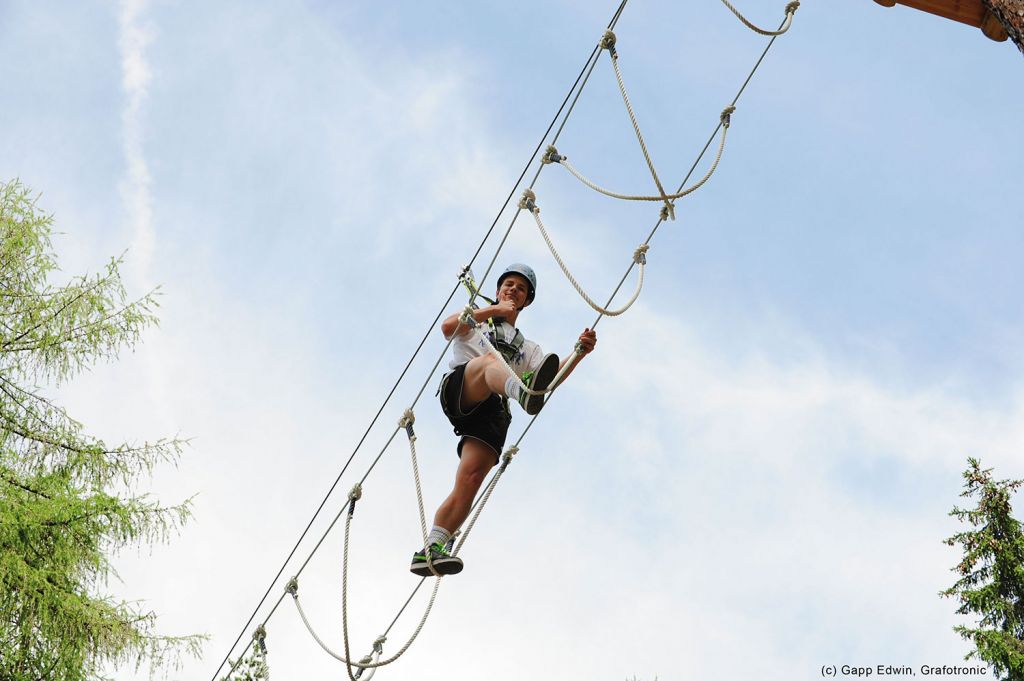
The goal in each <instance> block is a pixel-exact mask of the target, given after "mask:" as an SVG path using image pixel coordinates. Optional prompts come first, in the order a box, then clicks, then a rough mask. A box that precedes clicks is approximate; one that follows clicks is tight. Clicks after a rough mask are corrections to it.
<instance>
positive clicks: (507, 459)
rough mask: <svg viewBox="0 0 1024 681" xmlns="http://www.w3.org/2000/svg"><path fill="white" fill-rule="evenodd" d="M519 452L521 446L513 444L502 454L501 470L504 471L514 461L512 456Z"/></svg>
mask: <svg viewBox="0 0 1024 681" xmlns="http://www.w3.org/2000/svg"><path fill="white" fill-rule="evenodd" d="M517 453H519V447H516V446H515V445H512V446H511V447H509V448H508V449H506V450H505V453H504V454H502V455H501V470H502V471H504V470H505V469H506V468H508V465H509V464H510V463H512V457H513V456H515V455H516V454H517Z"/></svg>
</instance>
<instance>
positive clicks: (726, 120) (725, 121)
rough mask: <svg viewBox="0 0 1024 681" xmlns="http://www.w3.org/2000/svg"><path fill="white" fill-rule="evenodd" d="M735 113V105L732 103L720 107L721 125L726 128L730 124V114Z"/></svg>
mask: <svg viewBox="0 0 1024 681" xmlns="http://www.w3.org/2000/svg"><path fill="white" fill-rule="evenodd" d="M734 113H736V107H734V106H733V105H732V104H730V105H729V106H727V107H725V108H724V109H722V115H721V121H722V126H723V127H725V128H728V127H729V125H730V124H732V115H733V114H734Z"/></svg>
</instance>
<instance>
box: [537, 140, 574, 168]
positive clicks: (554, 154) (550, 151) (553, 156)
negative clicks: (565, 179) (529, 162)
mask: <svg viewBox="0 0 1024 681" xmlns="http://www.w3.org/2000/svg"><path fill="white" fill-rule="evenodd" d="M566 158H568V157H567V156H562V155H561V154H559V153H558V149H556V148H555V145H554V144H549V145H548V148H547V149H545V150H544V157H543V158H541V160H540V162H541V163H544V164H545V165H546V164H548V163H561V162H562V161H564V160H565V159H566Z"/></svg>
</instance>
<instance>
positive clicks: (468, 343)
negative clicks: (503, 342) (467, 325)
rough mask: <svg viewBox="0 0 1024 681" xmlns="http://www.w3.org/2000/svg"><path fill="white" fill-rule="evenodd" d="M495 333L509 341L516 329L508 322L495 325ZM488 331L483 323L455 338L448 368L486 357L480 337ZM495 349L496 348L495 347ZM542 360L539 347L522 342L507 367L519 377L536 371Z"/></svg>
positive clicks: (531, 342) (482, 340)
mask: <svg viewBox="0 0 1024 681" xmlns="http://www.w3.org/2000/svg"><path fill="white" fill-rule="evenodd" d="M494 326H495V331H496V332H497V333H498V335H499V337H502V336H503V337H505V338H509V339H511V338H512V337H514V336H515V334H516V328H515V327H514V326H512V325H511V324H509V323H508V322H502V323H500V324H495V325H494ZM489 331H490V326H489V325H488V324H487V323H486V322H484V323H482V324H480V325H479V326H477V328H475V329H473V330H472V331H470V332H469V333H467V334H464V335H461V336H456V337H455V340H454V341H452V361H451V362H450V363H449V364H448V366H449V368H451V369H454V368H455V367H457V366H459V365H460V364H465V363H466V362H468V361H469V360H471V359H473V358H474V357H481V356H483V355H486V354H487V353H488V352H489V350H488V349H487V345H486V344H485V343H484V339H483V338H482V337H481V334H482V333H487V332H489ZM495 347H497V346H495ZM543 359H544V351H543V350H541V349H540V346H539V345H537V344H536V343H534V342H533V341H531V340H524V341H523V347H522V348H521V349H520V351H519V352H518V353H517V354H516V355H515V356H514V357H513V358H512V361H510V362H509V366H511V367H512V369H513V370H514V371H515V372H516V373H517V374H519V376H520V377H521V376H522V375H523V374H525V373H526V372H527V371H536V370H537V369H538V368H539V367H540V364H541V360H543Z"/></svg>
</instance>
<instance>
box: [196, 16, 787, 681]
mask: <svg viewBox="0 0 1024 681" xmlns="http://www.w3.org/2000/svg"><path fill="white" fill-rule="evenodd" d="M797 4H798V3H791V5H797ZM624 5H625V1H623V2H622V3H621V4H620V6H619V10H618V11H617V12H616V15H615V17H614V18H613V20H612V22H611V23H610V24H609V29H611V28H612V27H614V24H615V22H616V21H617V19H618V17H619V15H620V14H621V11H622V9H623V7H624ZM787 12H788V13H789V14H791V12H789V9H788V7H787ZM790 18H791V17H789V16H787V22H788V21H789V19H790ZM787 28H788V26H787ZM773 42H774V37H773V38H772V41H770V42H769V43H768V47H766V48H765V51H764V52H763V53H762V54H761V57H760V59H758V61H757V63H756V64H755V66H754V68H753V70H752V71H751V73H750V75H749V76H748V77H747V80H746V82H744V84H743V86H742V87H741V88H740V91H739V93H738V94H737V95H736V97H735V98H734V100H733V105H735V103H736V100H738V99H739V97H740V94H742V92H743V90H744V89H745V88H746V85H747V83H749V81H750V79H751V78H752V77H753V75H754V72H755V71H756V70H757V67H758V66H759V65H760V63H761V61H762V60H763V59H764V57H765V55H766V54H767V51H768V48H770V47H771V44H772V43H773ZM612 47H614V45H613V46H612ZM595 52H596V50H595ZM593 56H594V55H593V53H592V55H591V61H590V62H588V63H589V71H588V70H587V68H588V67H585V71H586V78H584V79H583V84H584V85H585V84H586V82H587V78H589V75H590V73H591V72H592V71H593V67H594V65H596V61H593ZM613 65H614V60H613ZM617 71H618V69H616V72H617ZM617 76H618V73H617ZM618 80H619V81H620V91H622V93H623V95H624V100H625V101H626V105H627V110H628V111H629V112H630V117H631V120H632V121H633V125H634V130H635V132H636V133H637V134H638V137H639V140H640V143H641V148H642V150H643V151H644V153H645V158H646V159H647V161H648V167H649V168H650V170H651V171H652V177H654V179H655V183H656V185H657V186H658V190H659V194H660V195H659V196H658V197H656V199H655V200H665V204H666V205H665V206H664V207H663V209H662V219H661V220H659V221H658V223H657V224H656V225H655V227H654V230H653V231H652V232H651V235H650V236H649V237H648V239H647V240H646V241H645V242H644V244H643V245H642V248H643V249H644V250H646V247H647V245H648V243H649V242H650V240H651V238H652V237H653V235H654V232H655V231H657V228H658V226H659V225H660V224H661V222H662V221H664V220H665V219H667V218H669V217H671V216H672V205H671V202H670V200H669V199H668V196H669V195H667V194H666V193H665V191H664V188H663V187H662V186H661V182H660V180H659V179H658V178H657V175H656V173H654V168H653V163H652V162H651V160H650V156H649V154H647V152H646V145H645V144H644V143H643V140H642V136H639V126H638V125H637V123H636V119H635V116H634V115H633V113H632V109H631V106H630V105H629V102H628V97H626V96H625V91H624V86H623V85H622V83H621V76H619V77H618ZM579 82H580V79H579V77H577V83H579ZM574 87H575V85H574ZM581 92H582V86H581V87H580V89H579V90H577V91H576V94H575V98H574V99H573V102H572V105H571V106H570V107H569V112H568V113H571V111H572V107H573V106H575V103H576V101H578V99H579V96H580V94H581ZM571 94H572V92H570V95H571ZM567 100H568V96H567ZM564 104H565V102H563V107H564ZM560 111H561V109H560ZM568 113H567V114H566V118H565V119H564V120H563V121H562V124H561V126H560V127H559V129H558V133H557V134H556V135H555V138H556V140H557V137H558V134H560V133H561V131H562V129H563V128H564V126H565V123H566V122H567V118H568ZM556 119H557V116H556ZM723 122H724V121H723ZM720 125H721V123H720ZM550 130H551V127H549V128H548V131H549V132H550ZM715 134H717V128H716V130H715V133H713V134H712V139H711V140H709V141H708V144H707V145H705V147H704V151H702V152H701V154H700V155H699V156H698V158H697V161H696V162H695V163H694V166H693V168H691V170H690V173H688V174H687V176H686V178H685V179H684V181H683V183H682V184H681V185H680V190H679V191H682V187H683V186H685V183H686V182H687V181H688V180H689V177H690V174H692V172H693V170H694V169H695V168H696V165H697V163H699V162H700V160H701V158H702V157H703V155H704V153H705V152H706V151H707V149H708V147H709V146H710V144H711V142H712V141H713V139H714V135H715ZM556 140H553V141H552V144H553V143H554V141H556ZM720 155H721V146H720V151H719V156H720ZM716 163H717V161H716ZM542 167H543V164H541V168H542ZM541 168H538V170H537V175H535V176H534V179H533V182H531V183H530V187H531V188H532V186H533V184H534V183H535V182H536V180H537V176H539V174H540V171H541ZM524 174H525V172H524ZM521 210H522V208H521V209H520V211H517V212H516V214H515V215H516V216H518V214H519V212H521ZM514 223H515V217H513V220H512V224H510V225H509V228H508V231H506V233H505V236H504V238H503V239H502V241H501V243H500V244H499V246H498V249H497V252H496V253H495V255H494V258H492V260H491V263H490V265H489V266H488V273H489V271H490V269H491V267H493V265H494V262H495V261H496V260H497V257H498V254H499V253H500V251H501V249H502V247H503V246H504V243H505V241H506V240H507V238H508V236H509V233H510V232H511V229H512V226H513V225H514ZM542 232H543V230H542ZM488 234H489V232H488ZM481 247H482V245H481ZM479 250H480V249H478V251H477V252H478V253H479ZM637 253H641V250H640V249H638V250H637ZM475 257H476V256H474V258H475ZM643 264H644V263H641V262H639V261H637V260H634V262H633V263H632V264H630V266H629V268H628V269H627V270H626V274H625V275H624V276H623V279H622V281H620V283H619V286H618V287H616V289H615V291H614V292H613V293H612V295H611V296H610V297H609V300H608V303H606V306H607V305H610V304H611V301H612V300H613V299H614V297H615V296H616V295H617V293H618V291H619V289H620V288H621V286H622V284H623V283H624V282H625V279H626V277H628V276H629V272H630V271H631V270H632V268H633V267H634V266H635V265H641V268H642V266H643ZM565 269H566V268H564V266H563V271H565ZM486 277H487V273H485V275H484V279H486ZM641 280H642V273H641ZM457 287H458V285H456V290H457ZM577 290H579V288H578V289H577ZM581 293H582V291H581ZM452 295H454V291H453V294H452ZM473 297H475V295H474V296H473ZM450 298H451V296H449V300H450ZM634 299H635V296H634ZM471 302H472V300H471ZM631 304H632V301H631V302H630V305H631ZM591 307H595V309H598V310H599V312H600V308H599V307H597V306H595V305H593V304H591ZM627 307H628V306H627ZM602 316H604V313H600V314H599V316H598V321H600V319H601V318H602ZM595 325H596V322H595ZM592 328H593V325H592ZM485 341H486V338H485ZM421 346H422V344H421ZM448 347H450V343H449V345H448V346H446V347H445V350H444V351H443V352H442V355H441V357H440V358H439V359H438V361H437V362H435V364H434V368H433V369H432V370H431V375H430V376H431V377H432V376H433V373H434V372H436V370H437V367H438V365H439V363H440V361H441V359H443V357H444V355H445V354H446V353H447V351H448ZM418 350H419V349H417V352H418ZM492 350H493V348H492ZM495 352H496V350H495ZM581 352H582V349H581V346H580V344H579V343H577V344H576V346H575V348H574V351H573V353H572V355H571V359H570V361H568V362H566V363H564V364H563V367H562V369H561V370H560V371H559V373H558V375H557V376H556V379H555V384H556V385H557V383H558V382H559V381H560V380H561V378H562V377H563V375H564V372H565V370H566V369H567V368H569V367H571V366H572V362H573V361H574V360H575V358H576V357H578V356H579V354H581ZM498 354H499V355H500V353H498ZM414 357H415V355H414ZM502 359H503V358H502ZM410 362H411V360H410ZM403 377H404V372H403ZM400 380H401V379H400ZM429 381H430V377H428V378H427V381H426V382H425V383H424V387H422V388H421V389H420V393H419V394H418V395H417V396H416V399H415V400H414V401H413V404H415V403H416V401H418V399H419V397H420V395H422V393H423V390H424V389H425V386H426V385H427V384H428V383H429ZM396 387H397V385H396ZM551 390H553V388H550V389H548V390H546V391H544V392H551ZM531 394H537V391H531ZM389 397H390V395H389ZM382 408H383V407H382ZM536 418H537V416H536V415H535V416H534V417H533V418H532V419H531V420H530V422H529V423H528V424H527V426H526V428H525V429H524V430H523V432H522V433H521V434H520V436H519V439H518V440H517V441H516V444H515V445H513V447H511V448H510V449H509V451H507V452H506V453H505V456H504V457H503V463H502V465H501V466H500V467H499V468H498V470H497V471H496V472H495V474H494V476H493V477H492V479H491V481H490V483H489V484H488V486H487V488H486V489H485V491H484V493H483V494H482V495H481V496H479V497H478V498H477V500H476V501H475V502H474V512H473V515H472V518H471V520H470V523H469V525H468V526H467V528H466V530H465V532H464V533H462V534H461V536H460V531H459V530H458V529H457V530H456V532H455V534H454V535H453V538H452V541H451V542H449V545H450V546H451V544H452V543H453V542H454V541H455V538H456V537H459V539H460V541H459V543H458V546H456V547H455V548H454V552H453V553H452V555H453V556H454V555H456V554H457V552H458V551H459V550H460V549H461V547H462V546H463V545H464V544H465V541H466V539H467V538H468V535H469V532H470V531H471V530H472V528H473V526H474V524H475V522H476V520H477V518H478V517H479V515H480V513H481V511H482V510H483V507H484V506H485V505H486V503H487V501H488V499H489V498H490V495H491V493H492V492H493V490H494V488H495V486H496V484H497V482H498V480H500V478H501V475H502V474H503V473H504V471H505V469H506V468H507V466H508V464H509V463H510V462H511V460H512V455H514V453H515V452H516V451H518V446H519V444H520V443H521V442H522V440H523V438H524V437H525V435H526V433H527V432H528V431H529V429H530V427H532V425H533V423H534V421H535V420H536ZM396 433H397V430H396V431H395V433H394V434H392V436H391V439H389V440H388V442H387V444H385V445H384V448H383V449H382V450H381V452H380V454H378V456H377V459H375V460H374V462H373V464H372V465H371V466H370V470H369V471H367V473H366V475H365V476H364V477H363V480H364V481H365V479H366V477H368V476H369V474H370V472H371V471H372V470H373V468H374V466H376V463H377V461H379V460H380V458H381V456H383V454H384V451H385V450H386V449H387V448H388V446H390V443H391V440H392V439H393V438H394V436H395V434H396ZM361 442H362V441H361ZM412 450H413V460H414V466H415V449H414V446H412ZM354 454H355V452H353V455H354ZM346 466H347V464H346ZM339 477H340V476H339ZM417 477H418V472H417ZM332 490H333V487H332ZM325 501H326V499H325ZM354 505H355V499H352V500H351V503H350V504H348V505H347V506H348V508H349V513H348V517H347V519H346V527H345V562H344V565H343V601H344V602H345V603H344V604H345V608H344V609H345V610H346V612H347V570H348V562H347V561H348V559H347V556H348V542H349V533H350V524H351V519H352V513H353V511H354ZM321 506H322V505H321ZM342 512H344V509H343V510H342V511H341V512H339V514H338V516H337V517H335V519H334V521H332V522H331V524H330V526H329V527H328V528H327V530H326V532H325V533H324V534H323V536H322V537H321V539H320V541H319V542H318V543H317V544H316V546H315V547H314V548H313V550H312V552H311V553H310V554H309V556H308V557H307V558H306V560H305V562H304V563H303V564H302V566H301V567H300V569H299V572H300V573H301V571H302V570H303V569H304V568H305V566H306V565H307V564H308V562H309V561H310V560H311V559H312V557H313V554H315V553H316V551H317V550H318V549H319V547H320V545H321V544H322V543H323V541H324V539H326V537H327V535H328V534H329V533H330V531H331V530H332V529H333V527H334V525H335V523H336V522H337V520H338V519H339V517H340V515H341V513H342ZM318 513H319V510H318ZM314 518H315V516H314ZM311 523H312V521H311ZM425 526H426V522H425V517H424V516H423V514H422V510H421V529H422V530H424V532H425ZM307 530H308V528H307ZM304 535H305V533H303V536H304ZM300 541H301V539H300ZM296 548H297V546H296ZM293 552H294V549H293ZM289 559H290V556H289ZM286 563H287V561H286ZM282 569H283V566H282ZM275 579H276V578H275ZM425 579H426V578H424V579H421V580H420V582H419V584H418V585H417V586H416V588H415V589H414V590H413V592H412V594H411V595H410V596H409V598H408V599H407V600H406V603H405V605H404V606H403V607H402V608H401V610H400V611H399V613H398V615H397V616H396V617H395V619H394V621H392V623H391V625H390V626H389V627H388V631H390V629H391V627H393V626H394V624H395V623H396V622H397V621H398V618H399V617H401V615H402V614H403V613H404V611H405V608H406V607H407V606H408V605H409V603H410V602H411V601H412V598H413V597H414V596H415V595H416V593H417V591H418V590H419V588H420V586H422V584H423V581H424V580H425ZM293 584H294V588H291V587H292V586H293ZM439 584H440V579H436V580H435V584H434V589H433V592H432V594H431V597H430V602H429V604H428V606H427V609H426V611H425V612H424V615H423V617H422V618H421V620H420V622H419V625H418V626H417V628H416V631H415V632H414V633H413V635H412V637H411V638H410V639H409V641H407V643H406V644H405V645H404V646H403V647H402V648H401V649H400V650H399V652H398V653H397V654H395V655H394V656H392V657H391V658H389V659H387V660H385V661H384V662H380V657H381V654H380V651H376V650H375V652H376V653H377V654H376V658H375V660H374V659H372V658H371V656H367V657H364V658H363V659H362V660H360V661H359V662H349V658H350V657H351V655H350V653H351V651H350V650H349V641H348V623H347V615H343V629H344V636H345V648H346V650H345V655H344V656H339V655H338V654H336V653H333V651H330V649H329V648H328V647H327V646H326V645H325V644H324V643H323V641H322V640H320V639H319V637H318V636H317V635H316V634H315V632H314V631H313V629H312V627H311V626H310V624H309V622H308V619H307V618H306V617H305V614H304V612H303V611H302V608H301V604H300V603H299V601H298V598H297V596H298V593H297V575H296V578H293V580H292V582H290V583H289V587H288V588H286V590H285V593H283V594H282V595H281V598H279V599H278V601H277V604H275V605H274V607H273V608H272V609H271V611H270V613H269V614H268V615H267V617H266V618H265V619H264V624H265V623H266V622H267V621H268V620H269V619H270V617H272V616H273V614H274V612H276V609H277V607H278V605H279V604H280V602H281V600H282V599H283V598H284V596H285V595H287V594H288V593H291V594H292V596H293V600H294V601H295V603H296V606H297V608H298V610H299V612H300V616H301V617H302V619H303V621H304V623H305V624H306V626H307V629H309V630H310V633H311V634H312V635H313V637H314V640H316V641H317V642H318V643H319V644H320V645H321V647H322V648H324V649H325V651H327V652H328V653H330V654H331V655H332V656H333V657H335V658H336V659H339V660H341V661H343V662H345V663H346V664H350V665H351V667H349V669H348V673H349V678H350V679H351V680H352V681H358V676H359V673H361V671H362V670H363V669H367V668H369V669H376V668H378V667H380V666H383V665H386V664H389V663H391V662H393V661H394V660H395V659H397V658H398V657H400V656H401V655H402V654H404V652H405V651H406V650H407V649H408V647H409V646H410V645H411V644H412V642H413V640H415V638H416V636H417V635H418V634H419V632H420V631H421V630H422V627H423V625H424V624H425V622H426V619H427V616H428V615H429V613H430V611H431V608H432V607H433V603H434V600H435V598H436V595H437V591H438V588H439ZM261 605H262V601H261ZM258 607H259V606H257V609H258ZM254 615H255V612H254V614H253V616H254ZM251 620H252V617H250V621H251ZM386 634H387V632H385V636H386ZM378 641H379V642H380V645H381V646H382V645H383V637H381V638H380V639H378ZM236 643H237V641H236ZM249 645H252V641H250V643H249ZM232 647H234V646H232ZM375 648H376V646H375ZM247 649H248V646H246V650H247ZM229 654H230V651H229ZM244 654H245V651H243V655H244ZM225 661H227V658H225ZM223 664H224V663H223V662H222V663H221V666H223ZM234 666H235V665H234V664H232V670H233V669H234ZM352 667H356V668H357V669H358V670H359V671H357V673H356V674H353V672H352ZM218 671H219V668H218ZM214 676H215V677H216V672H215V674H214ZM363 681H366V680H365V679H364V680H363Z"/></svg>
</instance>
